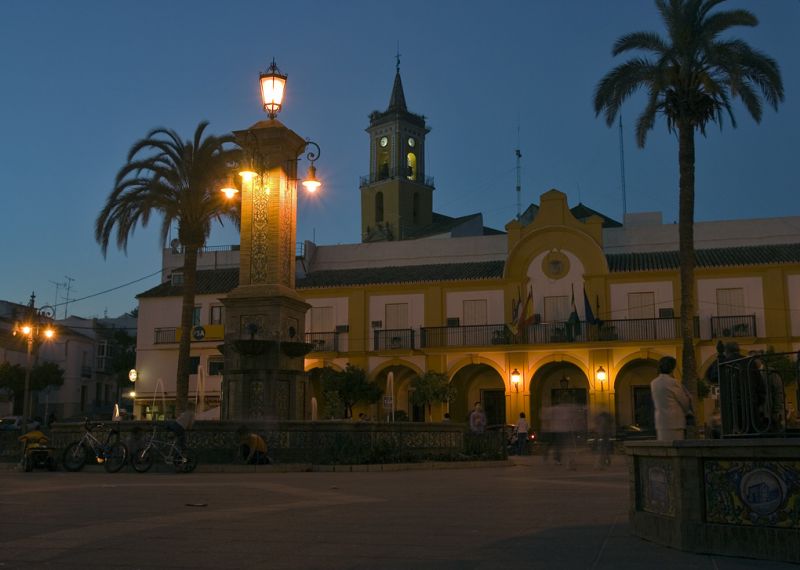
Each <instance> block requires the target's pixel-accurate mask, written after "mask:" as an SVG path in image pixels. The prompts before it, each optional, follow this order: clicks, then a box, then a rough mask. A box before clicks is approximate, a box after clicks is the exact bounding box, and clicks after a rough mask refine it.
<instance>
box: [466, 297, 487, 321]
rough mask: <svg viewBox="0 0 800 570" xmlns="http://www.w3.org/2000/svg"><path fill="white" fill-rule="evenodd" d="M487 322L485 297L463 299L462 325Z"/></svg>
mask: <svg viewBox="0 0 800 570" xmlns="http://www.w3.org/2000/svg"><path fill="white" fill-rule="evenodd" d="M485 324H488V322H487V317H486V299H473V300H467V301H464V326H469V325H485Z"/></svg>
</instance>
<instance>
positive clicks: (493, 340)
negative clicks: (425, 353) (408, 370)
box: [420, 325, 513, 348]
mask: <svg viewBox="0 0 800 570" xmlns="http://www.w3.org/2000/svg"><path fill="white" fill-rule="evenodd" d="M420 342H421V345H422V346H423V347H424V348H440V347H445V346H486V345H489V344H512V343H513V337H512V335H511V331H509V330H508V329H507V328H506V325H468V326H459V327H424V328H423V329H422V330H421V331H420Z"/></svg>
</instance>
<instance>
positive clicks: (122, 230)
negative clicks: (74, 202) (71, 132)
mask: <svg viewBox="0 0 800 570" xmlns="http://www.w3.org/2000/svg"><path fill="white" fill-rule="evenodd" d="M207 126H208V123H207V122H205V121H203V122H201V123H200V124H199V125H198V126H197V129H195V132H194V137H193V139H191V140H187V141H183V140H181V138H180V136H179V135H178V133H176V132H175V131H173V130H171V129H165V128H157V129H153V130H152V131H150V132H149V133H147V136H146V137H145V138H144V139H142V140H140V141H138V142H136V143H135V144H134V145H133V146H132V147H131V149H130V150H129V151H128V157H127V162H126V163H125V165H123V167H122V168H121V169H120V170H119V172H118V173H117V177H116V180H115V181H114V188H113V189H112V191H111V194H110V195H109V196H108V198H107V199H106V203H105V206H104V207H103V209H102V211H101V212H100V214H99V215H98V216H97V220H96V222H95V238H96V239H97V242H98V243H99V244H100V248H101V250H102V252H103V255H105V254H106V252H107V251H108V245H109V243H110V242H111V240H112V237H113V236H114V233H115V232H116V236H115V238H116V239H115V241H116V245H117V247H118V248H119V249H121V250H123V251H126V250H127V247H128V239H129V238H130V237H131V236H132V235H133V233H134V230H135V229H136V227H137V226H138V225H139V224H140V223H141V225H142V226H147V224H148V222H149V221H150V218H151V217H152V216H160V217H161V240H162V242H163V243H164V244H166V240H167V237H168V236H169V233H170V228H171V227H172V226H173V225H176V224H177V226H178V239H179V240H180V243H181V245H182V247H183V254H184V258H183V259H184V262H183V299H182V303H181V323H180V326H181V330H182V336H181V340H180V343H179V345H178V372H177V380H176V409H177V412H178V413H181V412H182V411H183V410H184V409H185V408H186V403H187V400H188V394H189V372H190V342H191V335H190V330H191V327H192V312H193V310H194V297H195V290H196V280H197V255H198V252H199V250H200V248H202V247H203V245H204V244H205V242H206V239H208V236H209V234H210V233H211V225H212V222H214V221H215V220H216V221H218V222H222V220H223V218H229V219H230V220H232V221H233V222H234V223H238V220H239V216H238V209H237V207H236V206H235V205H234V204H231V203H230V202H228V201H226V200H225V198H224V197H223V195H222V193H221V192H220V191H219V189H220V188H221V187H222V184H223V183H224V181H225V180H226V178H227V176H228V173H229V168H230V167H229V165H230V164H231V163H235V162H236V161H237V160H238V158H239V155H240V151H239V150H238V149H236V148H231V147H228V146H226V145H227V144H229V143H233V142H234V139H233V137H232V136H227V135H226V136H222V137H217V136H213V135H208V136H204V131H205V129H206V127H207Z"/></svg>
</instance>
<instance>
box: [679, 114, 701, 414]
mask: <svg viewBox="0 0 800 570" xmlns="http://www.w3.org/2000/svg"><path fill="white" fill-rule="evenodd" d="M678 136H679V142H678V164H679V165H680V181H679V186H680V193H679V197H678V204H679V210H680V213H679V218H678V244H679V250H678V259H679V262H680V287H681V338H682V339H683V353H682V360H683V363H682V368H683V384H684V386H686V388H687V389H688V390H689V393H690V394H691V395H692V397H693V398H694V397H697V364H696V361H695V353H694V312H695V311H694V305H695V298H694V268H695V264H696V261H695V254H694V158H695V150H694V127H693V126H692V125H691V123H689V122H688V121H680V122H679V123H678Z"/></svg>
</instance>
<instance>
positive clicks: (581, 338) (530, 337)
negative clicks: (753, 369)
mask: <svg viewBox="0 0 800 570" xmlns="http://www.w3.org/2000/svg"><path fill="white" fill-rule="evenodd" d="M694 330H695V336H699V334H700V333H699V331H700V326H699V320H698V319H695V323H694ZM381 332H383V331H381ZM680 336H681V330H680V319H679V318H675V317H669V318H659V319H615V320H609V321H603V322H602V323H594V324H593V323H587V322H585V321H581V322H578V323H576V324H575V325H571V324H570V323H566V322H553V323H538V324H532V325H528V326H527V327H526V328H525V329H524V330H522V331H520V333H519V334H518V335H516V336H515V335H514V334H512V332H511V330H510V329H509V328H508V327H507V326H506V325H503V324H496V325H473V326H459V327H423V328H422V329H421V331H420V341H421V343H420V344H421V346H422V348H443V347H449V346H490V345H499V344H555V343H563V342H609V341H626V342H632V341H651V340H677V339H679V338H680ZM376 342H377V337H376Z"/></svg>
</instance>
